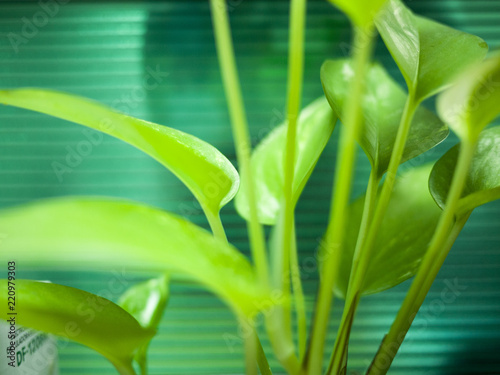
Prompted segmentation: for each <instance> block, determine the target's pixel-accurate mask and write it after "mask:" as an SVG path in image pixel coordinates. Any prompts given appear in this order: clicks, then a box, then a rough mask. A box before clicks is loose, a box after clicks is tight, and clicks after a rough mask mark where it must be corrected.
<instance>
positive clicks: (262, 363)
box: [255, 334, 273, 375]
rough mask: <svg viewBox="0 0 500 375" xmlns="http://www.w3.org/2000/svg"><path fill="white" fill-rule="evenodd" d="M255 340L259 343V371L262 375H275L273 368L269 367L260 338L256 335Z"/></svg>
mask: <svg viewBox="0 0 500 375" xmlns="http://www.w3.org/2000/svg"><path fill="white" fill-rule="evenodd" d="M255 339H256V341H257V364H258V365H259V370H260V373H261V375H273V372H272V371H271V367H269V362H268V361H267V357H266V353H265V352H264V348H262V344H261V342H260V340H259V336H258V335H257V334H256V335H255Z"/></svg>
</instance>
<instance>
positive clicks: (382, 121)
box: [321, 59, 448, 176]
mask: <svg viewBox="0 0 500 375" xmlns="http://www.w3.org/2000/svg"><path fill="white" fill-rule="evenodd" d="M353 76H354V70H353V67H352V62H351V61H350V60H347V59H341V60H328V61H326V62H325V63H324V64H323V66H322V67H321V82H322V83H323V89H324V91H325V94H326V97H327V99H328V101H329V102H330V105H331V106H332V108H333V110H334V111H335V113H337V114H338V116H339V118H340V120H341V121H342V118H343V111H344V106H345V103H346V99H347V96H348V95H349V86H350V84H351V82H352V79H353ZM365 82H366V85H365V93H364V97H363V103H362V108H363V119H364V129H363V131H362V133H361V134H360V136H359V143H360V144H361V147H362V148H363V150H364V151H365V153H366V155H367V156H368V158H369V160H370V163H371V164H372V167H374V168H375V167H376V168H377V173H378V175H379V176H381V175H382V174H383V173H385V171H386V170H387V166H388V165H389V160H390V157H391V154H392V149H393V147H394V141H395V139H396V134H397V131H398V128H399V123H400V120H401V116H402V114H403V109H404V105H405V102H406V98H407V95H406V94H405V92H404V91H403V89H401V87H400V86H399V85H398V84H397V83H396V82H394V80H392V78H391V77H390V76H389V75H388V74H387V72H386V71H385V70H384V69H383V67H382V66H380V65H379V64H376V63H374V64H372V65H371V66H370V68H369V70H368V72H367V77H366V80H365ZM447 135H448V129H447V127H446V126H445V125H444V124H443V123H442V122H441V120H439V118H437V116H435V115H434V114H433V113H432V112H430V111H429V110H427V109H425V108H422V107H421V108H418V109H417V111H416V113H415V116H414V118H413V122H412V125H411V128H410V133H409V134H408V139H407V141H406V146H405V150H404V153H403V157H402V159H401V163H403V162H405V161H407V160H409V159H412V158H414V157H416V156H418V155H420V154H422V153H424V152H425V151H427V150H429V149H430V148H432V147H434V146H436V145H437V144H439V143H440V142H442V141H443V140H444V139H445V138H446V136H447Z"/></svg>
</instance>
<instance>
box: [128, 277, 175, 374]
mask: <svg viewBox="0 0 500 375" xmlns="http://www.w3.org/2000/svg"><path fill="white" fill-rule="evenodd" d="M168 282H169V279H168V276H167V275H166V274H164V275H162V276H160V277H158V278H155V279H150V280H146V281H144V282H141V283H139V284H136V285H134V286H132V287H131V288H129V289H128V290H127V291H126V292H125V293H123V294H122V295H121V296H120V298H119V300H118V305H119V306H121V307H122V308H123V309H124V310H125V311H127V312H128V313H130V314H131V315H132V316H133V317H134V318H135V319H137V321H138V322H139V324H140V325H141V326H143V327H144V328H146V329H151V330H154V331H156V329H157V327H158V325H159V324H160V321H161V317H162V315H163V311H164V310H165V307H166V306H167V301H168V297H169V288H168ZM148 346H149V341H148V342H147V343H145V344H144V345H143V346H141V348H140V349H139V351H138V352H137V353H136V355H135V360H136V361H137V362H138V363H139V365H140V367H141V373H142V374H143V375H145V374H146V373H147V350H148Z"/></svg>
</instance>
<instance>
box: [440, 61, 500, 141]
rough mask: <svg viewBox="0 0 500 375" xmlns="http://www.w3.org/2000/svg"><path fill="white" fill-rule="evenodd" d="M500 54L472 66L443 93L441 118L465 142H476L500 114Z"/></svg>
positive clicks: (441, 96)
mask: <svg viewBox="0 0 500 375" xmlns="http://www.w3.org/2000/svg"><path fill="white" fill-rule="evenodd" d="M499 103H500V54H496V55H494V56H493V57H490V58H488V59H486V60H484V61H483V62H481V63H479V64H476V65H475V66H472V67H470V69H469V70H467V71H466V72H465V73H464V74H462V75H461V76H460V77H459V78H458V80H457V81H456V83H455V85H453V86H452V87H450V88H449V89H448V90H447V91H445V92H444V93H443V94H441V95H440V96H439V97H438V100H437V109H438V113H439V115H440V116H441V118H442V119H443V120H444V121H445V122H446V123H447V124H448V125H449V126H450V128H452V129H453V131H454V132H455V133H456V134H457V135H458V136H459V137H460V139H462V140H471V141H475V140H476V139H477V137H478V136H479V133H481V131H482V130H483V129H484V128H485V127H486V126H487V125H488V124H489V123H490V122H491V121H493V120H494V119H495V117H497V116H498V115H499V114H500V105H499Z"/></svg>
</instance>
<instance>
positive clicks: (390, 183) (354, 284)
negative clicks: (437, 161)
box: [349, 92, 418, 295]
mask: <svg viewBox="0 0 500 375" xmlns="http://www.w3.org/2000/svg"><path fill="white" fill-rule="evenodd" d="M417 106H418V104H417V103H416V102H415V96H414V94H413V93H412V92H410V94H409V95H408V98H407V100H406V104H405V107H404V110H403V114H402V117H401V122H400V125H399V128H398V133H397V135H396V140H395V142H394V148H393V150H392V154H391V159H390V161H389V166H388V168H387V174H386V178H385V181H384V183H383V185H382V190H381V192H380V196H379V198H378V202H377V207H376V209H375V213H374V214H373V219H372V221H371V223H370V226H369V229H368V233H367V235H366V238H365V239H364V241H361V247H360V248H357V249H356V251H355V254H354V260H353V268H352V270H351V276H350V280H349V294H352V295H355V294H357V293H359V291H360V290H361V288H362V286H363V282H364V277H365V274H366V270H367V268H368V265H369V264H370V260H371V255H372V254H371V253H372V250H373V245H374V243H375V240H376V237H377V234H378V232H379V230H380V226H381V225H382V221H383V219H384V216H385V213H386V211H387V207H388V205H389V201H390V199H391V195H392V190H393V188H394V183H395V182H396V173H397V171H398V167H399V165H400V164H401V159H402V157H403V152H404V148H405V145H406V139H407V138H408V133H409V131H410V125H411V121H412V119H413V116H414V114H415V111H416V109H417ZM358 241H359V238H358Z"/></svg>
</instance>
